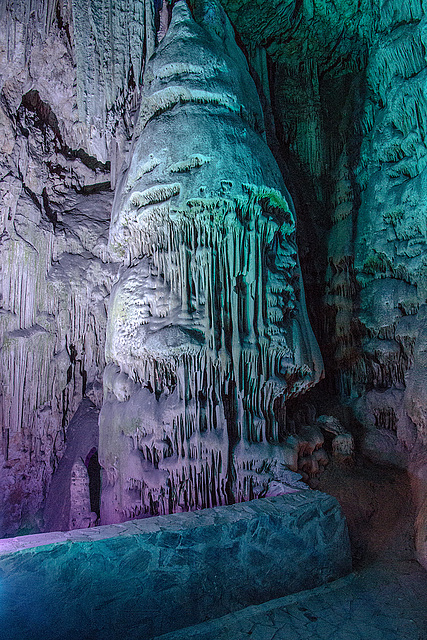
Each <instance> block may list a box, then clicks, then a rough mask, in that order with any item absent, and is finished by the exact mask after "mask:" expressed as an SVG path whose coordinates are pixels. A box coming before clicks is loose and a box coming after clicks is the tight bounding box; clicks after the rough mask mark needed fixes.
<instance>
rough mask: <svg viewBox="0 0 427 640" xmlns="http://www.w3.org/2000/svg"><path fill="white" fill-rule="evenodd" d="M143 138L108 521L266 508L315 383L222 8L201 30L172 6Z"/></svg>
mask: <svg viewBox="0 0 427 640" xmlns="http://www.w3.org/2000/svg"><path fill="white" fill-rule="evenodd" d="M194 60H197V65H195V64H194ZM138 131H139V133H138V135H139V137H138V138H137V139H136V140H135V143H134V149H133V156H132V159H131V163H130V167H129V170H128V172H127V175H126V176H123V178H122V179H121V180H120V181H119V184H120V185H123V186H122V187H120V188H118V190H117V192H116V196H115V203H114V207H113V215H112V221H111V227H110V249H111V251H112V252H113V253H115V254H116V255H117V256H118V257H120V256H122V260H123V261H125V259H126V256H127V255H128V254H130V262H131V264H132V266H131V267H129V268H127V269H124V270H123V272H122V275H121V278H120V280H119V282H118V283H117V285H116V287H115V288H114V291H113V293H112V296H111V304H110V311H109V327H108V332H107V351H106V357H107V361H108V362H109V363H111V364H110V365H109V367H108V369H107V370H106V383H105V399H104V407H103V409H102V412H101V419H100V459H101V464H102V465H103V467H104V468H105V469H110V470H111V469H112V468H113V469H115V472H114V474H113V475H114V477H115V478H117V480H115V482H110V483H109V484H108V486H105V488H104V490H103V497H102V503H103V507H102V513H103V514H102V520H103V522H113V521H120V520H123V519H126V518H127V517H128V516H129V514H136V513H138V514H139V515H144V514H154V513H159V512H163V511H164V510H167V511H180V510H183V509H184V510H185V509H198V508H202V507H206V506H212V505H214V504H224V503H227V502H229V501H230V500H247V499H249V498H253V497H256V496H258V495H262V493H263V492H264V493H265V490H266V489H265V486H266V485H265V483H266V482H267V478H268V477H269V473H270V472H269V471H268V468H269V464H270V465H271V463H272V461H275V463H277V461H279V462H281V463H283V464H284V463H285V462H286V460H287V459H288V458H289V452H288V451H287V450H286V449H285V447H284V446H283V443H281V442H280V438H281V437H283V436H281V435H280V434H283V433H284V432H285V425H284V424H283V423H281V422H280V421H282V420H283V416H284V411H283V410H279V409H276V407H283V405H284V402H285V399H286V398H287V397H289V396H293V395H296V394H298V393H301V392H303V391H304V390H306V389H308V388H309V387H310V386H312V385H313V384H315V383H316V382H317V381H318V379H319V377H320V375H321V373H322V361H321V357H320V353H319V349H318V347H317V344H316V341H315V338H314V336H313V333H312V330H311V327H310V325H309V322H308V318H307V312H306V309H305V301H304V293H303V287H302V281H301V272H300V268H299V264H298V255H297V249H296V243H295V212H294V209H293V205H292V202H291V200H290V198H289V194H288V192H287V190H286V188H285V186H284V184H283V179H282V176H281V174H280V172H279V169H278V167H277V164H276V162H275V160H274V158H273V156H272V154H271V152H270V150H269V149H268V147H267V145H266V143H265V141H264V138H263V115H262V111H261V107H260V103H259V100H258V96H257V93H256V90H255V85H254V83H253V81H252V79H251V77H250V75H249V71H248V67H247V63H246V60H245V58H244V56H243V54H242V52H241V51H240V49H239V48H238V47H237V45H236V43H235V40H234V35H233V32H232V29H231V26H230V25H229V23H228V20H227V18H226V16H225V14H224V13H223V11H222V9H221V8H220V6H219V5H217V4H216V3H215V2H206V3H200V4H199V3H197V6H196V7H195V8H194V18H193V15H192V14H191V12H190V11H189V9H188V7H187V5H186V3H185V2H183V0H180V1H179V2H177V3H176V4H175V6H174V9H173V15H172V20H171V24H170V26H169V29H168V31H167V33H166V35H165V36H164V37H163V39H162V41H161V43H160V44H159V46H158V49H157V50H156V52H155V53H154V55H153V56H152V58H151V60H150V61H149V63H148V66H147V69H146V82H145V84H144V89H143V95H142V104H141V112H140V116H139V129H138ZM295 283H298V287H297V288H296V287H295ZM125 374H126V376H129V379H131V380H132V382H131V383H130V384H128V383H127V379H128V378H127V377H123V376H124V375H125ZM125 383H126V384H125ZM138 434H145V435H144V436H141V435H138ZM268 461H270V462H268ZM110 476H111V472H109V477H110ZM270 479H271V478H270Z"/></svg>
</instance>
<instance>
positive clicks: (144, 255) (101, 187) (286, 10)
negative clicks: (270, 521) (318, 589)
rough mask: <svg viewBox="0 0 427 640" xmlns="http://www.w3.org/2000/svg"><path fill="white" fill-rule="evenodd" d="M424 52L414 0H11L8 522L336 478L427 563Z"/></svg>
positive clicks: (424, 21) (288, 489)
mask: <svg viewBox="0 0 427 640" xmlns="http://www.w3.org/2000/svg"><path fill="white" fill-rule="evenodd" d="M426 48H427V5H426V4H425V2H424V1H421V2H420V1H419V0H406V1H402V0H374V1H373V2H372V1H371V0H369V1H368V0H359V2H358V3H356V2H344V1H337V2H330V1H328V0H301V1H296V0H271V1H270V2H268V3H267V2H261V3H254V2H252V3H251V2H247V0H222V1H221V2H220V1H219V0H188V1H186V0H178V1H172V2H169V1H168V0H163V3H162V2H159V1H157V0H156V1H154V0H133V2H124V1H123V0H4V1H3V2H1V4H0V142H1V156H0V226H1V229H0V265H1V271H0V296H1V297H0V301H1V311H0V393H1V397H0V422H1V448H0V536H1V537H3V538H9V537H12V536H17V535H24V534H36V533H43V532H44V533H46V532H51V531H69V530H73V529H89V528H90V529H92V528H94V527H97V526H98V525H112V524H115V525H118V524H119V523H123V522H126V521H129V520H134V519H138V520H139V519H143V518H148V517H150V516H159V517H161V516H163V515H168V514H176V513H179V512H192V511H198V510H201V509H205V508H220V507H223V506H226V505H233V504H236V503H242V502H247V501H250V500H254V499H262V498H264V497H267V498H272V497H274V496H283V495H286V494H293V493H299V492H303V493H304V492H305V493H304V495H305V494H306V495H307V496H308V495H309V494H310V492H311V491H312V490H313V489H319V488H320V489H321V490H323V491H325V492H327V493H331V494H332V495H335V496H336V497H337V498H338V500H339V501H340V502H341V506H342V508H343V511H344V513H345V515H346V516H347V518H348V522H349V528H350V536H351V539H352V545H353V551H354V550H356V551H357V550H359V551H360V550H362V551H363V549H366V548H368V547H369V548H370V544H371V542H372V538H373V537H375V535H376V531H377V530H375V527H374V528H372V529H371V530H370V533H369V531H368V530H367V528H366V527H365V528H363V526H361V524H360V523H361V522H362V521H363V522H365V520H366V522H367V521H368V520H369V519H370V518H371V516H372V514H377V513H380V512H381V514H382V515H381V518H382V519H383V520H384V522H386V523H387V522H389V525H390V528H392V527H393V526H394V524H395V522H397V521H398V516H399V513H400V512H399V505H398V504H397V502H396V503H394V502H393V499H394V500H395V501H399V500H400V501H401V503H403V502H407V503H411V504H412V505H413V510H412V511H411V513H410V514H409V515H408V516H407V518H408V523H409V524H408V532H409V533H408V536H410V537H413V538H414V540H415V548H416V557H417V558H418V559H419V560H420V562H421V563H423V564H424V565H425V566H427V453H426V452H427V252H426V240H427V204H426V203H427V143H426V136H427V92H426V87H427V57H426ZM375 483H376V484H375ZM387 483H389V485H390V486H391V485H393V486H394V487H397V489H396V490H393V491H392V492H391V493H389V494H387V492H385V493H384V491H385V490H384V491H383V489H384V487H385V484H387ZM374 485H375V487H376V489H375V491H376V493H375V496H376V497H375V499H373V498H372V496H371V493H370V492H371V490H372V487H373V486H374ZM307 492H308V493H307ZM356 494H357V498H354V496H355V495H356ZM313 495H315V494H313ZM316 495H317V494H316ZM393 496H394V498H393ZM319 499H320V498H319ZM313 500H314V498H313ZM355 500H356V502H357V505H358V506H357V508H358V509H359V511H358V512H357V513H359V515H360V513H362V515H363V517H362V516H360V517H359V516H357V514H356V512H355V510H354V508H353V507H354V504H355V503H354V501H355ZM352 501H353V502H352ZM388 501H389V502H388ZM387 502H388V506H389V511H387V510H386V511H384V505H385V504H386V503H387ZM352 505H353V506H352ZM370 510H371V511H372V514H371V516H367V515H366V514H367V513H368V512H371V511H370ZM387 514H388V515H387ZM337 517H338V516H337ZM364 518H365V520H364ZM387 518H389V520H387ZM393 518H394V519H393ZM374 519H375V518H374ZM393 523H394V524H393ZM377 533H378V532H377ZM362 551H361V553H362Z"/></svg>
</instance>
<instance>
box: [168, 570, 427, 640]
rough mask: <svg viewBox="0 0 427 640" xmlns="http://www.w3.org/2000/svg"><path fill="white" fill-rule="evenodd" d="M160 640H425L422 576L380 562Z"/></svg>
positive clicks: (425, 577) (426, 598)
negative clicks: (329, 582)
mask: <svg viewBox="0 0 427 640" xmlns="http://www.w3.org/2000/svg"><path fill="white" fill-rule="evenodd" d="M161 638H162V640H308V639H310V640H327V639H328V640H329V639H330V640H427V572H426V571H425V570H424V569H422V567H421V566H420V565H419V564H418V563H417V562H416V561H415V560H400V561H393V560H392V559H390V558H383V559H382V560H380V561H378V562H377V563H375V564H373V565H371V566H370V567H367V568H365V569H362V570H361V571H360V572H359V573H354V574H351V575H350V576H348V577H346V578H343V579H341V580H337V581H336V582H335V583H332V584H330V585H326V586H324V587H320V588H319V589H316V590H314V591H309V592H303V593H301V594H299V595H298V594H295V595H293V596H288V597H285V598H280V599H278V600H274V601H271V602H268V603H265V604H262V605H258V606H254V607H249V608H248V609H244V610H243V611H239V612H237V613H234V614H231V615H227V616H224V617H223V618H220V619H217V620H212V621H210V622H206V623H203V624H200V625H197V626H195V627H191V628H187V629H182V630H181V631H177V632H174V633H169V634H166V635H163V636H161Z"/></svg>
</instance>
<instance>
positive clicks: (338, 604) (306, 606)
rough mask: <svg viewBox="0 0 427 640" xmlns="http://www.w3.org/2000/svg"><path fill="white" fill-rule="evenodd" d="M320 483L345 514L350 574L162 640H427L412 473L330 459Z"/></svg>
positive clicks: (425, 575)
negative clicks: (350, 549)
mask: <svg viewBox="0 0 427 640" xmlns="http://www.w3.org/2000/svg"><path fill="white" fill-rule="evenodd" d="M319 488H320V489H321V490H323V491H326V492H327V493H330V494H332V495H335V496H336V497H337V498H338V500H339V501H340V503H341V507H342V509H343V511H344V513H345V515H346V517H347V521H348V525H349V532H350V538H351V541H352V547H353V562H354V567H355V571H354V572H353V573H352V574H350V575H349V576H347V577H344V578H341V579H340V580H337V581H335V582H333V583H330V584H327V585H323V586H322V587H319V588H317V589H314V590H312V591H305V592H301V593H299V594H298V593H297V594H293V595H291V596H286V597H284V598H279V599H277V600H273V601H270V602H266V603H264V604H261V605H257V606H252V607H248V608H247V609H243V610H241V611H238V612H236V613H233V614H230V615H227V616H224V617H222V618H219V619H216V620H211V621H209V622H205V623H203V624H199V625H197V626H194V627H190V628H187V629H182V630H180V631H176V632H173V633H169V634H166V635H163V636H161V640H308V639H310V640H327V639H328V640H329V639H331V640H427V571H425V569H423V567H422V566H421V565H420V564H419V563H418V562H417V561H416V560H415V559H414V549H413V543H412V535H411V532H412V527H413V518H414V507H413V504H412V501H411V499H410V488H409V479H408V477H407V475H406V474H405V473H402V472H398V471H396V470H393V469H386V468H385V469H379V468H378V467H374V466H373V465H369V464H368V463H366V461H362V460H359V461H357V463H356V465H355V466H354V467H352V468H345V467H342V466H339V465H330V467H329V468H328V470H327V472H326V473H325V474H324V476H323V478H322V480H321V486H320V487H319ZM155 640H156V639H155ZM158 640H160V638H159V639H158Z"/></svg>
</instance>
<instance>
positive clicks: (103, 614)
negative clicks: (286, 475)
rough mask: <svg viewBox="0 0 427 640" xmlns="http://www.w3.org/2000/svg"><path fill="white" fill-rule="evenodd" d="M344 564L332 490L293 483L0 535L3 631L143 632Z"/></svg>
mask: <svg viewBox="0 0 427 640" xmlns="http://www.w3.org/2000/svg"><path fill="white" fill-rule="evenodd" d="M350 571H351V557H350V545H349V540H348V533H347V526H346V522H345V520H344V518H343V516H342V514H341V510H340V507H339V505H338V502H337V501H336V500H335V498H332V497H331V496H328V495H325V494H322V493H320V492H317V491H300V492H298V493H294V494H288V495H284V496H279V497H273V498H264V499H261V500H254V501H251V502H246V503H240V504H236V505H232V506H226V507H217V508H214V509H206V510H203V511H197V512H190V513H182V514H174V515H170V516H158V517H153V518H148V519H145V520H134V521H132V522H127V523H124V524H121V525H109V526H104V527H98V528H93V529H84V530H83V529H82V530H75V531H69V532H65V533H64V532H59V533H48V534H40V535H33V536H25V537H22V538H11V539H6V540H1V541H0V628H1V630H2V633H1V638H2V640H17V639H18V638H19V640H22V639H23V638H25V639H26V640H30V639H31V640H38V639H40V640H41V639H43V640H56V639H58V640H59V639H61V640H85V639H88V640H89V638H90V639H91V640H96V639H99V640H109V639H116V638H117V639H119V638H120V639H124V638H125V639H126V640H146V639H149V638H151V637H153V636H158V635H161V634H162V633H167V632H169V631H173V630H176V629H180V628H184V627H187V626H190V625H194V624H197V623H199V622H202V621H204V620H207V619H210V618H216V617H220V616H222V615H225V614H227V613H230V612H233V611H236V610H238V609H241V608H244V607H246V606H249V605H253V604H259V603H261V602H265V601H267V600H270V599H273V598H278V597H281V596H284V595H287V594H290V593H295V592H297V591H301V590H304V589H311V588H314V587H317V586H319V585H321V584H323V583H325V582H328V581H331V580H334V579H336V578H339V577H341V576H343V575H345V574H346V573H348V572H350Z"/></svg>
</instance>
